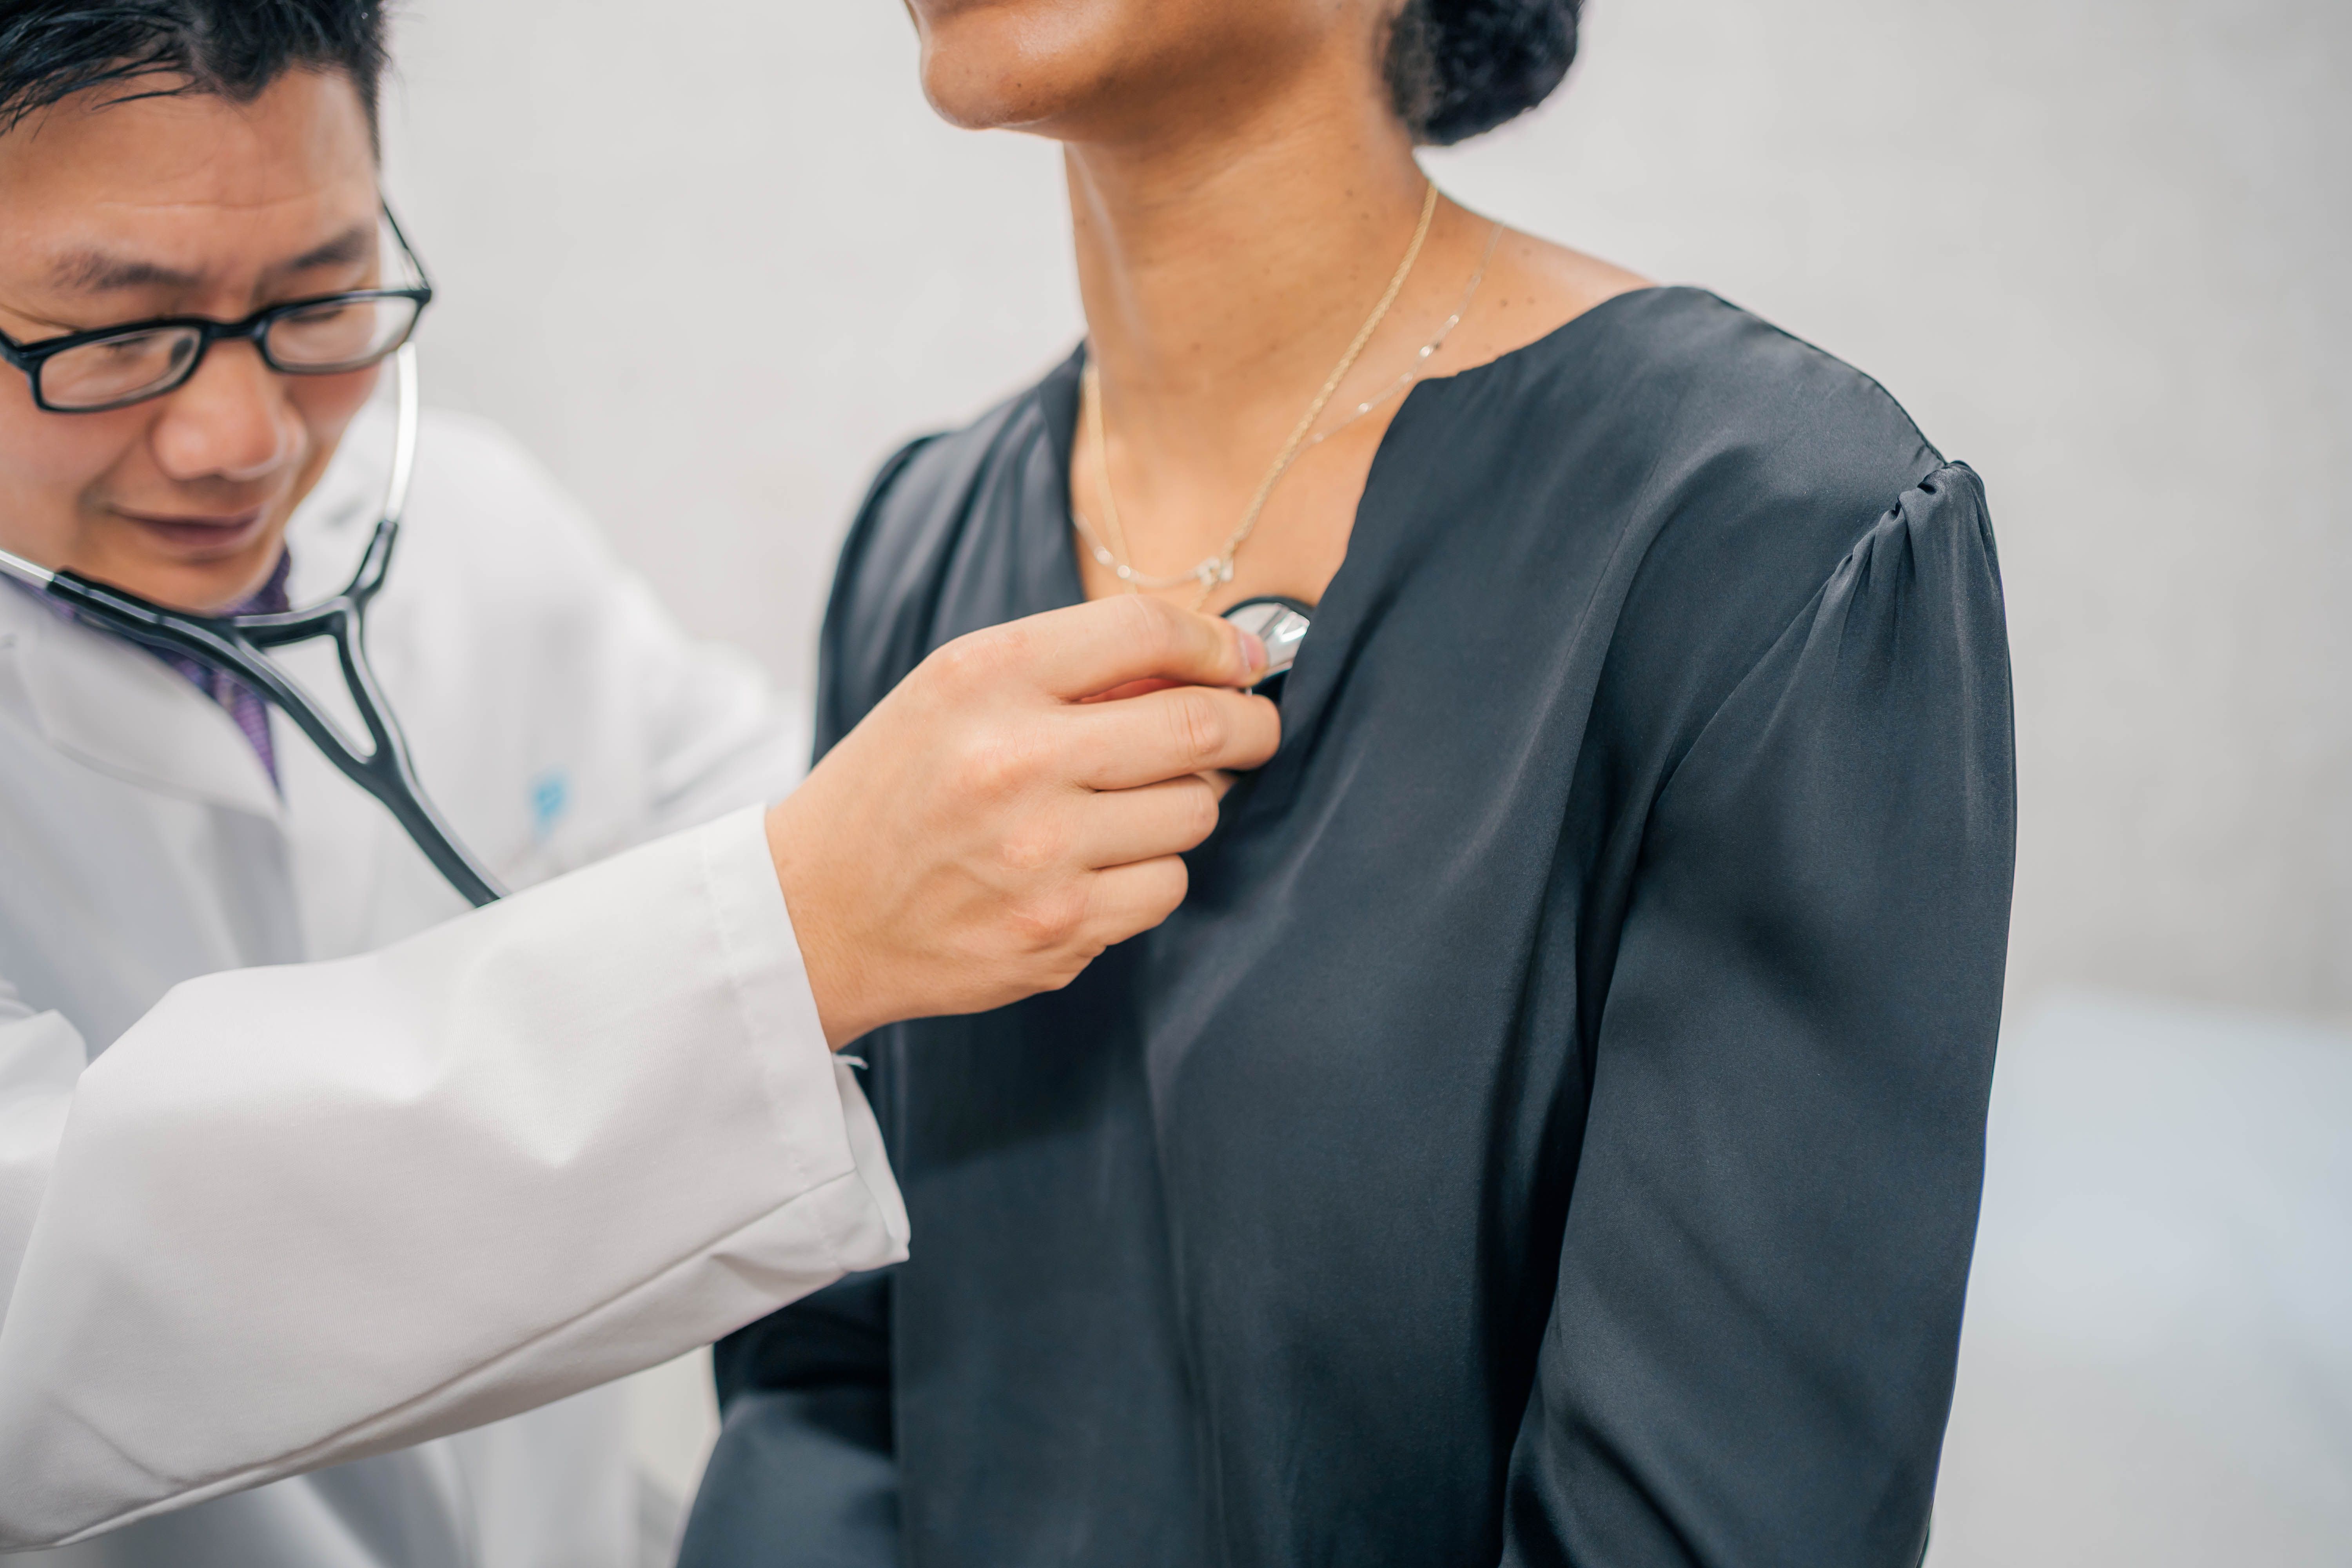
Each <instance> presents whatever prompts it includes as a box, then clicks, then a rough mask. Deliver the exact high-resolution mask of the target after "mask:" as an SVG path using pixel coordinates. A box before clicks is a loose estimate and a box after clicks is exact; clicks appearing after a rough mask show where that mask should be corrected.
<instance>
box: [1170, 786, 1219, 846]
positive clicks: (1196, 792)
mask: <svg viewBox="0 0 2352 1568" xmlns="http://www.w3.org/2000/svg"><path fill="white" fill-rule="evenodd" d="M1184 805H1185V813H1186V815H1185V818H1184V829H1185V831H1186V832H1187V833H1189V834H1191V835H1192V842H1193V843H1195V844H1198V843H1200V842H1201V841H1202V839H1204V838H1206V837H1209V835H1210V834H1212V833H1214V832H1215V831H1216V830H1217V818H1218V816H1219V815H1220V811H1221V808H1220V806H1219V805H1218V804H1217V792H1216V790H1215V789H1214V788H1213V787H1212V786H1211V785H1210V784H1209V781H1208V780H1206V779H1194V780H1192V782H1190V783H1189V784H1186V785H1185V786H1184ZM1181 863H1182V862H1181V861H1180V862H1178V864H1180V865H1181Z"/></svg>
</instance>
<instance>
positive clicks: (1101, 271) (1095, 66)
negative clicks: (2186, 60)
mask: <svg viewBox="0 0 2352 1568" xmlns="http://www.w3.org/2000/svg"><path fill="white" fill-rule="evenodd" d="M912 9H913V11H914V14H915V17H916V22H917V25H918V27H919V30H920V33H921V36H922V44H923V73H924V84H925V87H926V89H927V90H928V92H929V96H930V99H931V100H932V102H933V103H934V104H935V105H936V106H937V107H938V109H939V110H940V112H941V113H942V114H943V115H945V116H946V117H947V118H949V119H950V120H951V121H955V122H957V123H958V124H961V125H969V126H1012V127H1018V128H1020V129H1022V130H1025V131H1028V132H1033V133H1036V134H1041V135H1045V136H1050V137H1054V138H1055V139H1057V140H1059V141H1060V142H1062V144H1063V146H1064V148H1065V149H1066V158H1067V172H1068V181H1069V190H1070V201H1071V211H1072V216H1073V223H1074V227H1075V233H1076V246H1077V268H1078V277H1079V280H1080V283H1081V285H1082V288H1083V291H1084V299H1085V305H1086V312H1087V343H1086V345H1085V346H1084V348H1083V349H1081V350H1080V351H1079V352H1078V353H1075V354H1073V355H1072V357H1071V358H1070V360H1069V361H1068V363H1066V364H1064V365H1062V366H1061V367H1060V368H1059V369H1057V370H1055V371H1054V372H1053V373H1052V374H1049V375H1047V376H1046V377H1045V380H1044V381H1043V382H1041V383H1040V384H1037V385H1035V386H1034V387H1032V388H1030V389H1029V390H1027V391H1025V392H1023V393H1021V394H1020V395H1017V396H1015V397H1013V399H1012V400H1010V401H1009V402H1007V403H1005V404H1004V405H1002V406H1001V407H1000V408H998V409H997V410H996V411H995V412H993V413H992V414H990V415H988V416H986V417H984V418H982V420H980V421H979V422H978V423H977V424H975V425H973V426H971V427H970V428H968V429H964V430H961V431H958V432H955V433H953V434H950V435H945V436H941V437H935V438H932V439H930V440H928V441H923V442H919V443H917V444H915V445H914V446H912V447H908V449H906V450H905V451H903V452H901V453H899V454H898V456H897V457H896V458H893V459H892V460H891V461H890V462H889V463H888V464H887V465H886V466H885V467H884V468H883V470H882V472H881V474H880V476H879V477H878V478H877V480H876V481H875V484H874V488H873V491H872V494H871V496H870V498H869V499H868V500H867V502H866V506H865V508H864V510H863V511H862V513H861V515H860V516H859V518H858V520H857V522H856V529H855V531H854V532H853V533H852V535H851V537H850V540H849V542H848V545H847V548H846V551H845V554H844V556H843V559H842V563H841V569H840V577H839V580H838V583H837V584H836V586H835V590H834V595H833V601H832V607H831V611H830V614H829V616H828V617H827V621H826V626H825V643H824V674H823V690H822V694H821V730H822V734H821V736H820V741H821V743H828V744H829V743H830V742H832V741H834V740H835V739H837V738H838V737H840V736H841V735H842V734H843V733H844V732H845V731H846V730H847V729H848V728H849V727H850V726H851V725H852V724H854V723H856V721H857V720H858V718H859V717H860V715H862V714H864V713H865V712H866V710H868V709H869V708H871V707H872V706H873V705H874V704H875V703H876V702H877V700H879V699H880V698H881V697H882V695H883V694H884V693H885V692H887V691H888V690H889V689H890V688H891V686H892V685H893V683H895V682H896V681H898V679H901V678H902V677H903V676H905V675H906V674H907V672H908V670H909V669H911V668H913V667H914V665H915V664H916V662H917V661H918V660H919V659H920V658H923V657H924V655H925V654H927V653H928V652H929V650H931V649H933V648H935V647H939V646H940V644H941V643H943V642H945V641H947V640H948V639H949V638H950V637H956V636H957V635H959V634H960V633H962V632H966V631H969V630H971V629H972V628H974V627H977V626H987V625H990V624H992V623H995V622H999V621H1004V620H1008V619H1011V618H1013V617H1014V616H1024V615H1027V614H1030V613H1032V612H1034V611H1039V610H1045V609H1049V608H1052V607H1054V606H1055V605H1066V604H1069V603H1071V602H1074V601H1076V600H1077V599H1078V598H1080V597H1081V596H1103V595H1116V594H1121V593H1130V592H1150V593H1157V594H1160V595H1164V596H1166V597H1168V598H1171V599H1173V600H1176V601H1177V602H1180V603H1183V604H1193V603H1204V604H1206V605H1208V606H1210V607H1211V608H1220V607H1223V606H1224V605H1231V604H1233V603H1235V602H1237V601H1239V600H1241V599H1244V598H1246V597H1251V596H1255V595H1265V594H1279V595H1288V596H1290V597H1293V598H1296V599H1299V600H1301V601H1305V602H1308V603H1311V604H1314V605H1316V606H1317V609H1316V615H1315V622H1314V627H1313V631H1312V633H1311V634H1310V635H1309V637H1307V641H1306V644H1305V646H1304V649H1303V651H1302V653H1301V654H1300V657H1299V659H1298V663H1297V668H1296V669H1295V670H1294V671H1293V672H1292V673H1291V675H1290V677H1289V681H1288V685H1287V688H1286V689H1285V690H1284V692H1283V693H1282V696H1281V704H1282V718H1283V725H1284V736H1283V743H1282V749H1281V751H1280V752H1279V754H1278V755H1277V756H1276V759H1275V760H1274V761H1273V763H1270V764H1269V765H1268V766H1267V767H1266V768H1265V769H1264V770H1263V771H1262V772H1261V773H1258V774H1257V775H1255V777H1252V778H1249V779H1245V780H1244V781H1243V782H1242V783H1241V784H1239V785H1238V786H1237V787H1236V788H1235V789H1234V792H1233V793H1232V795H1229V796H1228V797H1227V799H1226V801H1225V805H1224V816H1223V823H1222V826H1220V828H1219V830H1218V832H1217V833H1216V835H1215V836H1214V837H1213V838H1212V839H1211V840H1210V841H1209V842H1208V843H1207V844H1206V845H1205V846H1204V847H1202V849H1201V850H1200V851H1198V852H1197V853H1196V854H1195V855H1194V856H1193V857H1192V859H1191V868H1192V894H1191V898H1190V900H1189V901H1188V902H1187V903H1186V904H1185V906H1184V908H1183V909H1182V910H1180V911H1179V912H1178V913H1177V915H1176V916H1175V918H1173V919H1172V920H1171V921H1169V922H1168V923H1167V924H1166V925H1165V926H1164V927H1162V928H1161V929H1160V930H1159V931H1154V932H1152V933H1150V934H1149V935H1148V936H1145V937H1141V938H1138V939H1137V940H1135V941H1134V942H1129V943H1128V944H1126V945H1125V946H1124V947H1122V948H1120V949H1118V950H1116V951H1114V952H1111V953H1109V954H1108V955H1106V957H1105V958H1104V959H1103V960H1102V961H1101V962H1100V963H1097V964H1096V965H1095V966H1094V967H1093V968H1091V969H1089V970H1088V971H1087V973H1086V974H1085V975H1083V976H1082V977H1081V978H1080V979H1079V980H1078V981H1077V982H1076V984H1073V985H1072V986H1071V987H1070V988H1069V989H1068V990H1067V991H1066V992H1063V993H1061V994H1054V995H1047V996H1041V997H1038V998H1036V999H1034V1000H1033V1001H1030V1002H1027V1003H1024V1004H1022V1005H1018V1006H1015V1007H1012V1008H1008V1009H1006V1010H1004V1011H1003V1012H999V1013H993V1014H989V1015H985V1016H976V1017H963V1018H944V1019H936V1020H931V1021H928V1022H923V1023H917V1024H908V1025H903V1026H897V1027H894V1028H891V1029H889V1030H887V1031H885V1032H883V1033H882V1034H880V1035H877V1036H876V1037H872V1038H870V1039H868V1040H867V1041H866V1044H865V1046H864V1047H863V1054H864V1055H865V1056H866V1057H867V1058H870V1060H871V1062H872V1064H873V1066H872V1075H871V1092H872V1094H873V1098H874V1102H875V1105H876V1108H877V1111H878V1113H879V1114H880V1117H881V1120H882V1124H883V1127H884V1129H885V1131H886V1134H887V1138H888V1140H889V1142H890V1145H891V1152H892V1157H893V1159H894V1160H895V1162H896V1163H897V1166H898V1173H899V1176H900V1180H901V1181H902V1183H903V1184H904V1186H905V1191H906V1195H907V1201H908V1208H909V1210H910V1211H911V1214H912V1218H913V1225H914V1237H915V1240H914V1251H913V1258H912V1259H911V1261H909V1262H908V1263H907V1264H905V1265H903V1266H901V1267H900V1268H898V1269H896V1270H894V1271H892V1272H890V1273H888V1274H887V1275H881V1276H866V1277H863V1278H860V1279H853V1280H851V1281H849V1282H847V1283H845V1284H844V1285H842V1286H840V1287H837V1288H836V1289H834V1290H832V1291H830V1292H828V1293H826V1294H824V1295H823V1296H820V1297H818V1298H814V1299H812V1300H809V1301H807V1302H804V1303H803V1304H802V1305H800V1306H797V1307H794V1308H792V1309H789V1310H786V1311H785V1312H783V1313H782V1314H780V1315H778V1316H777V1317H774V1318H772V1319H769V1320H767V1321H763V1322H761V1323H759V1324H756V1325H754V1326H753V1327H751V1329H748V1330H746V1331H743V1332H741V1333H740V1334H738V1335H736V1336H734V1337H733V1338H732V1339H730V1341H728V1342H726V1343H725V1344H724V1345H722V1346H721V1348H720V1354H719V1376H720V1384H721V1392H722V1395H723V1397H724V1399H725V1403H726V1412H727V1415H726V1426H725V1432H724V1435H723V1436H722V1437H721V1439H720V1443H719V1450H718V1453H717V1456H716V1458H714V1459H713V1461H712V1464H711V1468H710V1470H709V1479H708V1481H707V1482H706V1485H705V1489H704V1493H703V1496H702V1498H701V1500H700V1501H699V1502H698V1505H697V1511H696V1515H695V1518H694V1521H693V1523H692V1526H691V1528H690V1530H689V1532H688V1542H687V1550H686V1558H685V1561H686V1562H687V1563H688V1565H689V1568H715V1565H719V1564H737V1563H741V1564H763V1565H776V1568H786V1565H805V1564H827V1565H836V1564H857V1565H867V1564H870V1565H876V1568H879V1565H881V1564H886V1563H917V1564H922V1565H924V1568H933V1565H955V1568H1008V1565H1010V1568H1041V1565H1045V1564H1086V1565H1093V1568H1154V1565H1166V1568H1194V1565H1203V1564H1212V1563H1215V1564H1250V1565H1265V1568H1275V1565H1287V1564H1330V1565H1335V1568H1366V1565H1380V1564H1394V1565H1397V1568H1406V1565H1412V1568H1430V1565H1432V1564H1460V1565H1464V1568H1470V1565H1491V1564H1495V1563H1529V1564H1534V1563H1576V1564H1591V1565H1593V1568H1628V1565H1631V1564H1635V1563H1708V1564H1739V1565H1742V1568H1747V1565H1754V1564H1762V1563H1789V1564H1796V1563H1802V1564H1808V1565H1813V1568H1821V1565H1843V1564H1865V1563H1867V1564H1885V1565H1895V1564H1903V1565H1906V1568H1907V1565H1908V1564H1911V1563H1916V1561H1917V1559H1918V1555H1919V1552H1920V1550H1921V1546H1922V1543H1923V1541H1924V1539H1925V1532H1926V1530H1927V1510H1928V1503H1929V1500H1930V1496H1931V1493H1932V1489H1933V1485H1934V1480H1935V1473H1936V1464H1937V1450H1938V1447H1939V1445H1940V1443H1941V1440H1942V1435H1943V1429H1944V1422H1945V1416H1946V1412H1947V1408H1948V1403H1949V1399H1950V1394H1951V1387H1952V1378H1953V1365H1954V1356H1955V1351H1956V1345H1957V1342H1958V1329H1959V1321H1960V1308H1961V1299H1962V1293H1963V1289H1964V1287H1965V1285H1966V1281H1967V1275H1968V1264H1969V1247H1970V1239H1971V1236H1972V1233H1973V1229H1974V1226H1975V1221H1976V1214H1977V1197H1978V1186H1979V1167H1980V1160H1981V1153H1982V1146H1983V1134H1984V1111H1985V1104H1986V1096H1987V1091H1988V1087H1989V1083H1990V1073H1991V1068H1992V1058H1993V1040H1994V1035H1995V1030H1996V1025H1997V1022H1998V1016H1999V1013H2000V989H2001V973H2002V960H2003V951H2004V946H2005V937H2006V927H2007V921H2008V914H2009V899H2010V876H2011V842H2012V826H2013V801H2012V788H2011V722H2010V706H2009V674H2008V665H2007V655H2006V647H2005V639H2004V632H2003V624H2002V610H2001V597H2000V579H1999V575H1998V573H1997V569H1996V565H1995V561H1994V555H1993V544H1992V538H1991V534H1990V530H1989V525H1988V523H1987V521H1986V515H1985V510H1984V505H1983V500H1982V495H1981V491H1980V489H1979V483H1978V480H1977V479H1976V477H1975V476H1974V475H1973V474H1972V473H1970V472H1969V470H1968V469H1967V468H1962V467H1959V466H1958V465H1955V464H1952V463H1948V462H1947V461H1946V460H1945V459H1944V458H1943V457H1942V456H1941V455H1940V454H1938V453H1937V450H1936V449H1935V448H1934V447H1932V446H1930V445H1929V444H1928V442H1927V438H1926V437H1923V436H1922V435H1920V433H1919V432H1918V430H1917V429H1916V427H1915V426H1913V425H1912V423H1911V421H1910V420H1909V419H1908V418H1907V417H1906V416H1905V414H1904V412H1903V410H1902V409H1901V408H1900V407H1899V406H1897V405H1895V402H1894V400H1893V399H1892V398H1890V397H1889V396H1888V395H1886V394H1885V392H1884V391H1882V390H1881V389H1880V388H1879V387H1878V386H1877V384H1874V382H1872V381H1870V380H1869V379H1868V378H1867V377H1865V376H1864V375H1861V374H1858V373H1856V372H1854V371H1853V370H1851V369H1849V368H1848V367H1846V366H1845V365H1843V364H1841V363H1838V362H1837V361H1835V360H1833V359H1832V358H1830V357H1829V356H1827V355H1826V354H1823V353H1821V352H1819V351H1817V350H1815V349H1813V348H1811V347H1809V346H1808V345H1806V344H1804V343H1802V342H1798V341H1796V340H1794V339H1792V338H1790V337H1789V336H1787V335H1785V334H1783V333H1781V332H1780V331H1776V330H1775V329H1773V328H1772V327H1770V326H1769V325H1767V324H1766V323H1765V322H1763V321H1759V320H1757V319H1756V318H1755V317H1753V316H1750V315H1748V314H1746V313H1745V312H1743V311H1741V310H1738V309H1737V308H1736V307H1734V306H1731V305H1728V304H1726V303H1725V302H1724V301H1722V300H1718V299H1717V298H1715V297H1714V296H1713V295H1710V294H1707V293H1705V292H1703V291H1699V290H1696V289H1666V288H1654V287H1651V286H1649V285H1647V284H1645V283H1644V282H1643V280H1642V279H1637V278H1634V277H1633V276H1631V275H1629V274H1627V273H1625V272H1623V271H1622V270H1620V269H1619V268H1614V267H1612V266H1610V265H1608V264H1606V263H1604V262H1601V261H1597V260H1594V259H1592V258H1589V257H1585V256H1582V255H1580V254H1578V253H1576V252H1574V251H1571V250H1568V249H1564V248H1562V247H1559V246H1556V245H1552V244H1549V243H1547V242H1545V241H1542V240H1539V239H1536V238H1533V237H1528V236H1524V235H1520V234H1517V233H1514V232H1511V231H1509V230H1508V229H1505V228H1499V227H1498V226H1496V224H1495V223H1493V222H1492V221H1491V220H1490V219H1487V218H1486V217H1483V216H1477V215H1475V214H1473V213H1470V212H1468V211H1465V210H1464V209H1463V208H1461V207H1459V206H1457V205H1454V204H1453V203H1451V202H1448V201H1445V200H1444V199H1442V198H1433V195H1432V193H1431V191H1430V188H1429V186H1428V184H1427V183H1426V181H1425V180H1424V178H1423V175H1422V174H1421V173H1420V172H1419V170H1418V169H1417V168H1416V167H1415V163H1414V159H1413V149H1414V147H1415V145H1416V144H1425V143H1434V142H1453V141H1456V140H1459V139H1461V138H1463V137H1465V136H1470V135H1474V134H1476V133H1477V132H1481V131H1484V130H1486V129H1487V128H1489V127H1491V126H1493V125H1495V124H1496V123H1498V122H1500V121H1505V120H1507V119H1509V118H1510V117H1511V116H1513V115H1515V114H1517V113H1518V112H1520V111H1521V110H1526V109H1528V108H1529V107H1530V106H1532V105H1533V104H1535V103H1536V102H1537V101H1538V100H1541V99H1542V98H1544V97H1545V96H1546V95H1547V94H1548V93H1549V91H1550V90H1551V89H1552V88H1553V87H1554V86H1555V85H1557V83H1558V82H1559V79H1560V78H1561V76H1562V74H1563V73H1564V71H1565V70H1566V68H1567V66H1568V63H1569V59H1570V55H1571V54H1572V53H1573V49H1574V39H1575V23H1576V5H1575V0H1410V3H1409V4H1406V5H1404V6H1403V9H1402V11H1401V12H1400V11H1399V10H1398V9H1397V7H1396V4H1395V0H1181V3H1178V0H993V3H990V4H980V3H968V0H913V5H912ZM1887 265H1889V266H1899V265H1901V257H1900V253H1899V247H1895V246H1890V247H1889V250H1888V254H1887ZM1923 330H1925V329H1923ZM1335 381H1336V384H1334V383H1335Z"/></svg>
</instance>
